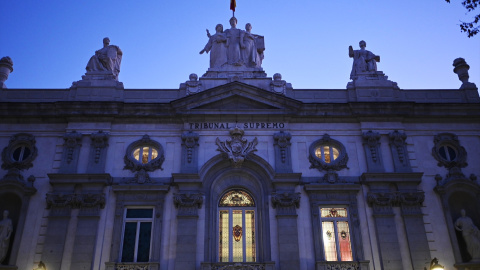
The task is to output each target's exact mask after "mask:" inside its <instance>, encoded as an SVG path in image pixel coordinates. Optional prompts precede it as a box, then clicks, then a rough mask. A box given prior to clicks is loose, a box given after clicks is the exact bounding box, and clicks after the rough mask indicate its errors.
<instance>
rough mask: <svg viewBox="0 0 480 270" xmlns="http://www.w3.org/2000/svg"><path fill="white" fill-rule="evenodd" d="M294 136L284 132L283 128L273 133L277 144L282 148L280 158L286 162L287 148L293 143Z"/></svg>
mask: <svg viewBox="0 0 480 270" xmlns="http://www.w3.org/2000/svg"><path fill="white" fill-rule="evenodd" d="M291 138H292V135H290V133H288V132H284V131H283V130H282V131H280V132H278V133H275V134H274V135H273V139H274V141H275V143H274V144H275V145H278V147H279V148H280V160H281V161H282V163H285V162H286V161H287V149H288V147H289V146H290V145H291V143H290V139H291Z"/></svg>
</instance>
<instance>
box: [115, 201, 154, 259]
mask: <svg viewBox="0 0 480 270" xmlns="http://www.w3.org/2000/svg"><path fill="white" fill-rule="evenodd" d="M124 220H125V222H124V227H123V241H122V256H121V257H122V262H148V261H149V259H150V243H151V239H152V228H153V227H152V225H153V209H151V208H138V209H137V208H132V209H126V211H125V219H124Z"/></svg>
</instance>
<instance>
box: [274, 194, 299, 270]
mask: <svg viewBox="0 0 480 270" xmlns="http://www.w3.org/2000/svg"><path fill="white" fill-rule="evenodd" d="M272 206H273V208H275V209H276V210H277V215H276V217H277V227H278V253H279V261H280V263H279V266H280V269H300V254H299V248H298V226H297V216H298V215H297V213H296V209H297V208H298V207H300V193H293V192H284V193H273V194H272Z"/></svg>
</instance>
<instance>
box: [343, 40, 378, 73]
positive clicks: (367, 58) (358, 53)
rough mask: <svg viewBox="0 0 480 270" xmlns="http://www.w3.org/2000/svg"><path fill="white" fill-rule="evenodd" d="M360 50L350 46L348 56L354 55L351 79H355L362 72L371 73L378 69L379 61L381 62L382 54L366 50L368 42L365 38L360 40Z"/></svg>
mask: <svg viewBox="0 0 480 270" xmlns="http://www.w3.org/2000/svg"><path fill="white" fill-rule="evenodd" d="M359 45H360V50H353V48H352V46H349V47H348V56H350V57H353V66H352V72H351V73H350V79H352V80H353V79H355V78H357V76H358V75H359V74H360V73H369V72H376V71H377V62H380V56H378V55H375V54H373V53H372V52H370V51H367V50H365V47H367V43H366V42H365V41H363V40H361V41H360V42H359Z"/></svg>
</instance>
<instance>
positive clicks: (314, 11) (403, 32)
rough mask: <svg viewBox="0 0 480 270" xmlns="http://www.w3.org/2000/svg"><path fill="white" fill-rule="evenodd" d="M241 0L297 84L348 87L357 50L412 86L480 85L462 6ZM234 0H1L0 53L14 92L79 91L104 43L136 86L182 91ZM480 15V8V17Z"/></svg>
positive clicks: (268, 63) (270, 55) (269, 69)
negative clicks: (461, 65)
mask: <svg viewBox="0 0 480 270" xmlns="http://www.w3.org/2000/svg"><path fill="white" fill-rule="evenodd" d="M451 2H452V3H450V4H448V3H446V2H445V1H444V0H402V1H385V0H297V1H293V0H288V1H287V0H237V9H236V12H235V16H236V17H237V19H238V28H241V29H244V26H245V24H246V23H248V22H249V23H251V24H252V26H253V29H252V32H253V33H254V34H260V35H263V36H265V46H266V50H265V59H264V61H263V69H264V70H265V71H266V73H267V75H268V76H269V77H271V76H273V74H275V73H281V74H282V76H283V79H284V80H286V81H287V82H289V83H292V85H293V87H294V88H297V89H303V88H316V89H345V87H346V85H347V83H348V81H349V75H350V70H351V66H352V59H351V58H349V57H348V46H349V45H352V46H353V47H354V49H358V42H359V41H360V40H362V39H363V40H365V41H366V42H367V50H370V51H372V52H373V53H375V54H377V55H380V57H381V62H380V63H378V65H377V66H378V70H380V71H383V72H384V73H385V74H386V75H387V76H388V78H389V79H390V80H392V81H395V82H397V83H398V85H399V87H400V88H402V89H458V88H459V87H460V85H461V82H460V81H459V80H458V77H457V75H456V74H454V73H453V71H452V70H453V66H452V63H453V60H454V59H455V58H457V57H463V58H465V60H466V61H467V63H468V64H469V65H470V81H471V82H474V83H476V84H477V86H480V35H479V36H476V37H474V38H468V37H467V36H466V34H465V33H461V32H460V30H459V26H458V24H459V23H460V20H464V21H468V20H470V19H471V18H472V17H473V14H466V10H465V9H464V8H463V6H462V5H461V3H460V2H461V1H460V0H452V1H451ZM229 3H230V1H229V0H203V1H200V0H184V1H180V0H138V1H134V0H116V1H110V0H108V1H107V0H77V1H70V0H0V29H1V31H0V36H1V38H0V57H3V56H10V57H11V58H12V60H13V62H14V71H13V72H12V73H11V74H10V77H9V79H8V80H7V82H6V85H7V87H8V88H10V89H12V88H69V87H70V86H71V84H72V82H73V81H78V80H80V79H81V76H82V75H84V74H85V66H86V64H87V62H88V60H89V58H90V57H91V56H92V55H93V54H94V52H95V50H98V49H100V48H101V47H102V39H103V38H104V37H107V36H108V37H109V38H110V40H111V44H113V45H118V46H119V47H120V48H121V49H122V51H123V53H124V55H123V60H122V66H121V72H120V75H119V80H120V81H121V82H123V83H124V85H125V87H126V88H169V89H175V88H178V87H179V84H180V83H182V82H185V81H186V80H188V76H189V74H190V73H196V74H198V75H199V76H201V75H202V74H204V73H205V71H206V70H207V68H208V65H209V55H207V54H203V55H200V54H199V51H200V50H201V49H202V48H203V47H204V46H205V44H206V42H207V41H208V39H207V36H206V32H205V29H207V28H208V29H209V30H210V32H211V33H214V32H215V29H214V28H215V25H216V24H218V23H221V24H223V25H224V28H225V29H227V28H228V27H229V24H228V20H229V19H230V17H231V16H232V12H231V11H230V10H229ZM478 12H480V11H478Z"/></svg>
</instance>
